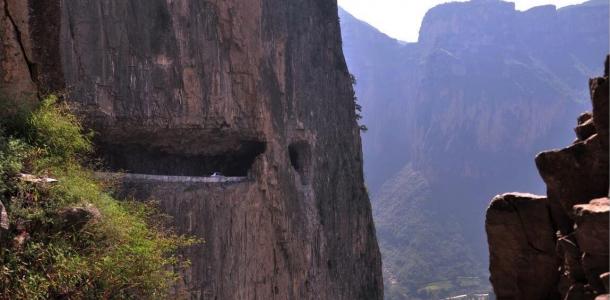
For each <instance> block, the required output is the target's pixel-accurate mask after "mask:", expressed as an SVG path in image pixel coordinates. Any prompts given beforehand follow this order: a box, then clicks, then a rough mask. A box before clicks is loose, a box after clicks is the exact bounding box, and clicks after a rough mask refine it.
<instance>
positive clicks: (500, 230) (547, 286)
mask: <svg viewBox="0 0 610 300" xmlns="http://www.w3.org/2000/svg"><path fill="white" fill-rule="evenodd" d="M589 87H590V91H591V100H592V104H593V111H592V113H584V114H582V115H581V116H580V117H579V118H578V125H577V127H576V128H575V132H576V136H577V139H576V141H575V142H574V143H573V144H572V145H570V146H568V147H566V148H564V149H560V150H551V151H546V152H542V153H540V154H538V156H537V157H536V166H537V167H538V170H539V172H540V175H541V176H542V178H543V180H544V182H545V183H546V185H547V197H546V198H544V197H540V196H533V195H524V194H505V195H501V196H497V197H496V198H494V199H493V200H492V203H491V205H490V206H489V208H488V210H487V217H486V224H485V226H486V230H487V237H488V243H489V251H490V272H491V282H492V285H493V287H494V291H495V293H496V295H497V297H498V299H567V300H572V299H574V300H580V299H595V298H596V297H598V298H599V299H605V298H607V297H608V295H607V293H608V273H607V272H608V264H609V257H608V255H609V249H608V242H609V241H608V237H609V232H608V227H609V224H608V217H609V211H610V201H609V200H608V192H609V190H608V180H609V178H608V168H609V166H608V114H609V112H608V89H609V87H608V58H606V67H605V72H604V76H603V77H599V78H594V79H591V80H590V82H589Z"/></svg>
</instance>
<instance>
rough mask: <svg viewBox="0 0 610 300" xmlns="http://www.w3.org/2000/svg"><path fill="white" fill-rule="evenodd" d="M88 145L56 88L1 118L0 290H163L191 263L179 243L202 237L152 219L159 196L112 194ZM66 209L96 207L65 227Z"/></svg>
mask: <svg viewBox="0 0 610 300" xmlns="http://www.w3.org/2000/svg"><path fill="white" fill-rule="evenodd" d="M7 120H8V121H7ZM91 149H92V146H91V135H90V134H83V128H82V126H81V124H80V123H79V121H78V120H77V118H76V117H75V116H73V115H72V114H70V112H69V109H68V107H67V106H66V105H65V104H60V103H58V102H57V98H55V97H49V98H47V99H45V100H44V101H43V102H42V103H41V105H40V106H39V107H38V108H37V109H36V110H34V111H33V112H31V113H29V114H26V115H25V119H24V118H23V117H17V118H7V119H5V120H2V121H0V180H1V181H0V201H2V203H3V204H4V205H5V206H6V208H7V210H8V214H9V219H10V227H9V230H8V232H0V235H1V238H0V264H1V266H0V299H48V298H62V299H64V298H68V299H100V298H103V299H106V298H121V299H123V298H145V299H151V298H153V299H154V298H164V297H166V296H167V292H168V290H169V288H170V286H171V285H172V284H173V283H174V282H175V280H177V279H178V272H179V270H181V269H182V268H183V267H185V266H186V265H187V264H188V261H186V260H184V259H183V258H182V257H180V256H179V255H177V254H176V253H177V250H178V249H180V248H183V247H187V246H190V245H192V244H194V243H196V241H195V240H194V239H192V238H188V237H185V236H179V235H177V234H175V233H173V232H172V231H170V230H168V229H167V227H166V226H164V224H163V223H160V222H156V223H155V222H153V220H158V219H159V218H158V217H159V213H158V211H157V210H156V209H155V207H154V205H152V204H150V203H148V204H146V203H138V202H135V201H117V200H116V199H114V198H113V197H112V196H111V195H110V194H109V193H108V191H107V188H108V187H107V186H105V185H104V184H102V183H100V182H98V181H96V180H95V179H94V177H93V173H92V172H91V171H90V170H88V169H86V168H84V167H83V166H82V161H83V158H84V157H86V156H87V155H88V154H89V153H90V151H91ZM19 173H31V174H36V175H38V176H49V177H53V178H56V179H58V180H59V181H58V182H57V183H53V184H48V183H45V184H42V183H30V182H24V181H23V180H20V179H19V177H18V174H19ZM68 208H87V209H90V210H91V211H94V212H98V214H99V215H98V216H95V217H94V218H91V219H90V220H89V221H88V222H87V223H86V224H85V225H83V226H80V227H76V226H72V227H65V226H63V225H62V224H63V223H62V222H65V221H64V219H62V217H61V213H62V211H65V210H66V209H68ZM0 230H2V229H0Z"/></svg>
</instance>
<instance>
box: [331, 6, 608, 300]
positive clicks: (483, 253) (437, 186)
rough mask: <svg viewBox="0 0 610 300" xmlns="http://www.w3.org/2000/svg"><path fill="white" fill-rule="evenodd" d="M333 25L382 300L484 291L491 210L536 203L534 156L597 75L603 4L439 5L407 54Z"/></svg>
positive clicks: (560, 139)
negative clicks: (339, 40) (351, 102)
mask: <svg viewBox="0 0 610 300" xmlns="http://www.w3.org/2000/svg"><path fill="white" fill-rule="evenodd" d="M340 17H341V25H342V28H341V29H342V31H343V42H344V43H343V48H344V52H345V56H346V59H347V63H348V66H349V69H350V72H352V73H353V74H354V76H355V78H356V82H357V84H356V86H355V89H356V95H357V96H358V103H359V104H360V105H361V106H362V117H363V118H362V120H361V122H362V123H363V124H364V125H366V126H367V128H368V131H367V132H365V133H364V134H363V135H362V137H363V152H364V170H365V179H366V183H367V187H368V189H369V190H370V192H371V202H372V205H373V216H374V219H375V224H376V228H377V236H378V239H379V242H380V247H381V252H382V256H383V272H384V280H385V292H386V298H387V299H440V298H444V297H450V296H456V295H461V294H472V293H489V292H491V286H490V285H489V284H488V276H489V273H488V271H487V263H488V249H487V242H486V236H485V231H484V224H485V219H484V217H485V210H486V208H487V206H488V204H489V199H491V198H492V197H493V196H494V195H497V194H500V193H502V192H504V191H513V190H514V191H528V192H532V193H535V194H542V193H544V191H545V185H544V182H543V181H542V180H541V178H540V177H539V175H538V171H537V169H536V166H535V164H534V163H533V157H534V156H535V155H536V153H538V152H539V151H541V150H542V149H551V148H559V147H563V145H566V144H568V143H570V142H571V141H572V140H573V134H572V125H571V122H570V120H572V119H573V117H574V116H577V115H578V114H580V113H581V112H582V111H584V110H586V109H587V107H588V103H589V101H588V98H589V90H588V89H587V85H586V83H587V81H588V79H589V78H591V77H595V76H598V75H599V74H601V73H602V72H603V64H601V63H600V59H601V60H603V57H604V56H605V55H606V54H607V49H608V36H609V32H608V26H607V20H608V2H607V1H599V0H597V1H588V2H585V3H583V4H579V5H573V6H567V7H563V8H559V9H558V8H556V7H554V6H552V5H545V6H539V7H534V8H532V9H529V10H527V11H518V10H516V9H515V7H514V5H513V4H512V3H509V2H504V1H476V0H475V1H469V2H463V3H447V4H442V5H439V6H436V7H434V8H432V9H430V10H429V11H428V13H427V14H426V16H425V17H424V20H423V22H422V26H421V29H420V35H419V41H418V42H416V43H405V42H402V41H397V40H394V39H392V38H390V37H388V36H386V35H385V34H383V33H381V32H379V31H378V30H376V29H375V28H373V27H372V26H370V25H368V24H366V23H365V22H363V21H360V20H358V19H356V18H354V17H353V16H351V15H350V14H349V13H347V12H345V11H341V12H340ZM587 128H588V127H587V126H585V127H584V128H583V131H586V129H587Z"/></svg>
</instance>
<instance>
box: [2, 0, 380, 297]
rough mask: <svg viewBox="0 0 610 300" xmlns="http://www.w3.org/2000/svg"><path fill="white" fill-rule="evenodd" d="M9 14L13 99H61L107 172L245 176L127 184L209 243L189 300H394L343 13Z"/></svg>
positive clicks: (303, 5)
mask: <svg viewBox="0 0 610 300" xmlns="http://www.w3.org/2000/svg"><path fill="white" fill-rule="evenodd" d="M43 2H44V3H43ZM0 4H1V5H2V7H3V8H4V9H3V10H1V12H2V13H1V14H0V22H2V28H1V30H2V31H1V36H2V41H3V42H2V45H0V50H1V51H0V63H1V65H0V75H1V76H2V77H1V78H0V83H1V84H2V86H1V88H2V90H7V91H6V92H5V93H6V94H8V95H10V96H11V97H17V96H19V95H22V94H24V93H28V92H29V93H36V92H40V93H44V92H46V91H49V90H53V91H55V90H57V89H64V88H65V92H66V93H67V95H68V97H67V99H69V101H71V102H72V104H73V105H74V106H75V107H76V108H77V111H78V112H79V113H80V114H81V115H82V116H83V117H84V118H85V120H86V123H87V125H88V126H90V127H91V128H93V129H94V130H95V131H97V132H98V135H97V137H96V144H97V146H98V149H99V151H98V152H99V154H100V155H101V156H102V157H104V158H105V159H106V161H107V163H108V165H107V167H108V169H110V171H118V170H123V171H128V172H135V173H142V174H151V175H169V176H207V175H209V173H211V172H222V173H225V175H227V176H240V177H246V178H247V180H245V181H239V182H237V183H209V182H205V183H203V182H188V181H185V182H184V183H177V182H165V183H159V182H157V181H147V180H142V179H141V178H146V176H140V177H137V176H136V177H134V178H140V179H137V180H128V179H125V180H124V185H123V186H124V189H123V192H124V193H127V194H131V195H134V196H136V197H137V198H140V199H151V198H153V199H156V200H158V201H159V202H160V205H161V207H162V208H163V209H164V210H165V211H166V212H167V213H168V214H170V215H171V216H172V217H173V220H174V222H175V224H176V225H177V228H178V230H179V231H180V232H183V233H190V234H194V235H197V236H199V237H201V238H202V239H203V240H205V243H204V244H203V245H200V246H198V247H194V248H193V249H190V250H188V251H187V252H188V253H187V254H188V256H189V257H190V259H191V260H192V267H191V268H190V270H189V272H188V274H185V275H186V276H185V282H184V286H182V287H181V289H182V290H184V291H186V292H188V293H189V294H190V296H191V297H192V298H198V299H379V298H381V297H382V295H383V292H382V280H381V260H380V255H379V250H378V247H377V241H376V238H375V230H374V226H373V221H372V218H371V209H370V204H369V200H368V196H367V193H366V190H365V187H364V184H363V175H362V154H361V150H360V148H361V145H360V137H359V128H358V125H357V123H356V116H355V105H354V101H353V90H352V87H351V84H350V83H351V81H350V78H349V73H348V71H347V67H346V64H345V60H344V58H343V53H342V50H341V39H340V30H339V24H338V20H337V6H336V3H335V2H334V1H322V0H316V1H309V0H308V1H280V0H273V1H258V0H253V1H237V0H236V1H233V0H231V1H224V0H223V1H190V0H182V1H164V0H150V1H135V0H133V1H131V0H130V1H123V0H97V1H80V0H78V1H77V0H54V1H13V0H0Z"/></svg>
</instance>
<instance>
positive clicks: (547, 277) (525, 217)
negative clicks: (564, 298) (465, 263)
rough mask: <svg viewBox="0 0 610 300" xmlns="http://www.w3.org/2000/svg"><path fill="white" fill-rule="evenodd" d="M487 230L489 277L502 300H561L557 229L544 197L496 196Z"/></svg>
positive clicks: (487, 222) (489, 212)
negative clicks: (558, 289)
mask: <svg viewBox="0 0 610 300" xmlns="http://www.w3.org/2000/svg"><path fill="white" fill-rule="evenodd" d="M485 229H486V231H487V239H488V243H489V251H490V266H489V269H490V272H491V278H490V280H491V283H492V285H493V287H494V291H495V293H496V296H497V298H498V299H499V300H502V299H515V300H516V299H559V294H558V292H557V290H556V288H555V287H556V285H557V281H558V279H559V276H558V273H557V269H558V267H559V264H558V260H557V257H556V254H555V229H554V228H553V224H552V221H551V218H550V213H549V206H548V204H547V199H546V198H545V197H543V196H536V195H532V194H521V193H510V194H503V195H499V196H496V197H495V198H494V199H493V200H492V202H491V204H490V206H489V208H488V209H487V216H486V219H485Z"/></svg>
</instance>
